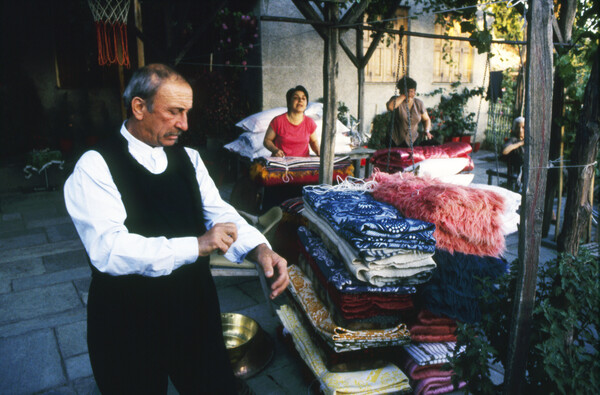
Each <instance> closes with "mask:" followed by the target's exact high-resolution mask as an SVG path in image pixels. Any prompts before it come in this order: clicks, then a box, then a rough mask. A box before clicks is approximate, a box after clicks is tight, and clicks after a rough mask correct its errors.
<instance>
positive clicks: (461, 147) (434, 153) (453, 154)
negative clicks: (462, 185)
mask: <svg viewBox="0 0 600 395" xmlns="http://www.w3.org/2000/svg"><path fill="white" fill-rule="evenodd" d="M388 151H389V169H388ZM471 151H472V148H471V144H469V143H461V142H451V143H445V144H441V145H432V146H425V147H413V150H412V151H411V149H410V148H398V147H396V148H391V149H389V150H388V149H387V148H385V149H381V150H378V151H375V153H374V154H373V156H372V157H371V163H373V166H374V167H378V168H379V169H381V170H384V171H387V172H388V173H394V172H397V171H403V170H404V169H406V168H407V167H409V166H412V165H413V159H414V163H418V162H421V161H422V160H425V159H447V158H469V159H471V157H470V156H469V154H470V153H471ZM413 152H414V154H413ZM463 170H464V171H468V170H473V161H472V160H471V161H470V164H469V166H467V167H466V168H465V169H463Z"/></svg>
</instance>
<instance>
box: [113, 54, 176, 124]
mask: <svg viewBox="0 0 600 395" xmlns="http://www.w3.org/2000/svg"><path fill="white" fill-rule="evenodd" d="M167 80H182V81H185V82H187V80H186V79H185V78H184V77H183V76H182V75H181V74H179V73H178V72H177V71H175V70H173V69H172V68H171V67H169V66H167V65H164V64H160V63H156V64H149V65H147V66H144V67H142V68H141V69H138V70H136V71H135V72H134V73H133V75H132V76H131V79H130V80H129V83H128V84H127V87H126V88H125V91H124V92H123V102H124V104H125V108H126V109H127V116H128V117H129V116H131V114H132V112H131V102H132V101H133V99H134V98H135V97H139V98H140V99H143V100H145V101H146V103H147V107H148V111H149V112H152V106H153V104H154V96H155V95H156V92H158V89H159V88H160V86H161V85H162V84H163V82H165V81H167Z"/></svg>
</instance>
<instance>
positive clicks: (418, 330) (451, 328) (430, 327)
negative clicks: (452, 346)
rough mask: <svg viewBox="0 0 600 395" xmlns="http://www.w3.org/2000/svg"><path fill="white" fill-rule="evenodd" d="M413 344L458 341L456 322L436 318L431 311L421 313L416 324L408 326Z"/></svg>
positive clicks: (444, 318)
mask: <svg viewBox="0 0 600 395" xmlns="http://www.w3.org/2000/svg"><path fill="white" fill-rule="evenodd" d="M407 325H408V329H409V330H410V338H411V339H412V341H413V342H422V343H438V342H455V341H456V335H455V332H456V327H457V325H456V320H454V319H451V318H446V317H440V316H436V315H435V314H433V313H432V312H430V311H427V310H421V311H419V313H418V315H417V318H416V320H415V321H414V322H410V323H408V324H407Z"/></svg>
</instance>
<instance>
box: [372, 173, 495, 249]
mask: <svg viewBox="0 0 600 395" xmlns="http://www.w3.org/2000/svg"><path fill="white" fill-rule="evenodd" d="M372 180H374V181H376V182H377V184H376V185H375V187H374V189H373V197H374V198H375V199H377V200H379V201H382V202H385V203H389V204H392V205H393V206H394V207H396V208H397V209H398V210H400V212H401V213H402V214H403V215H405V216H407V217H410V218H416V219H421V220H423V221H428V222H431V223H433V224H435V226H436V228H435V232H434V236H435V239H436V240H437V248H438V249H444V250H447V251H449V252H454V251H459V252H462V253H465V254H473V255H480V256H483V255H486V256H496V257H498V256H500V255H501V254H502V252H503V251H504V248H505V240H504V232H503V224H502V220H503V213H504V207H505V201H504V198H503V197H502V196H501V195H499V194H498V193H496V192H494V191H490V190H483V189H480V188H471V187H465V186H461V185H454V184H447V183H444V182H441V181H439V180H437V179H433V178H424V177H415V176H414V175H412V174H410V173H396V174H387V173H382V172H377V173H374V174H373V175H372Z"/></svg>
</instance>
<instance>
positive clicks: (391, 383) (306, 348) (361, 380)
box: [277, 305, 411, 394]
mask: <svg viewBox="0 0 600 395" xmlns="http://www.w3.org/2000/svg"><path fill="white" fill-rule="evenodd" d="M277 315H278V316H279V318H280V320H281V322H282V324H283V326H284V328H285V330H287V331H288V332H289V333H290V334H291V336H292V339H293V341H294V346H295V348H296V350H297V351H298V353H299V354H300V356H301V358H302V360H303V361H304V362H305V363H306V365H307V366H308V367H309V368H310V370H311V371H312V373H313V374H314V376H315V377H316V378H317V379H318V380H319V382H320V384H321V389H322V390H323V392H324V393H325V394H387V393H391V392H400V393H406V392H410V391H411V388H410V385H409V384H408V377H406V375H405V374H404V373H403V372H402V370H400V369H399V368H398V367H397V366H396V365H394V364H391V363H390V364H388V365H386V366H385V367H382V368H377V369H372V370H361V371H356V372H344V373H333V372H330V371H328V370H327V368H326V366H325V363H324V361H323V359H322V358H321V357H320V355H319V352H318V351H317V349H316V346H315V345H314V343H313V342H312V341H311V339H310V335H309V334H308V333H307V332H306V329H304V327H303V326H302V325H301V323H300V320H299V319H298V317H297V316H296V315H295V313H294V311H293V310H292V309H291V308H290V307H289V306H287V305H283V306H281V307H280V308H279V309H278V310H277Z"/></svg>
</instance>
